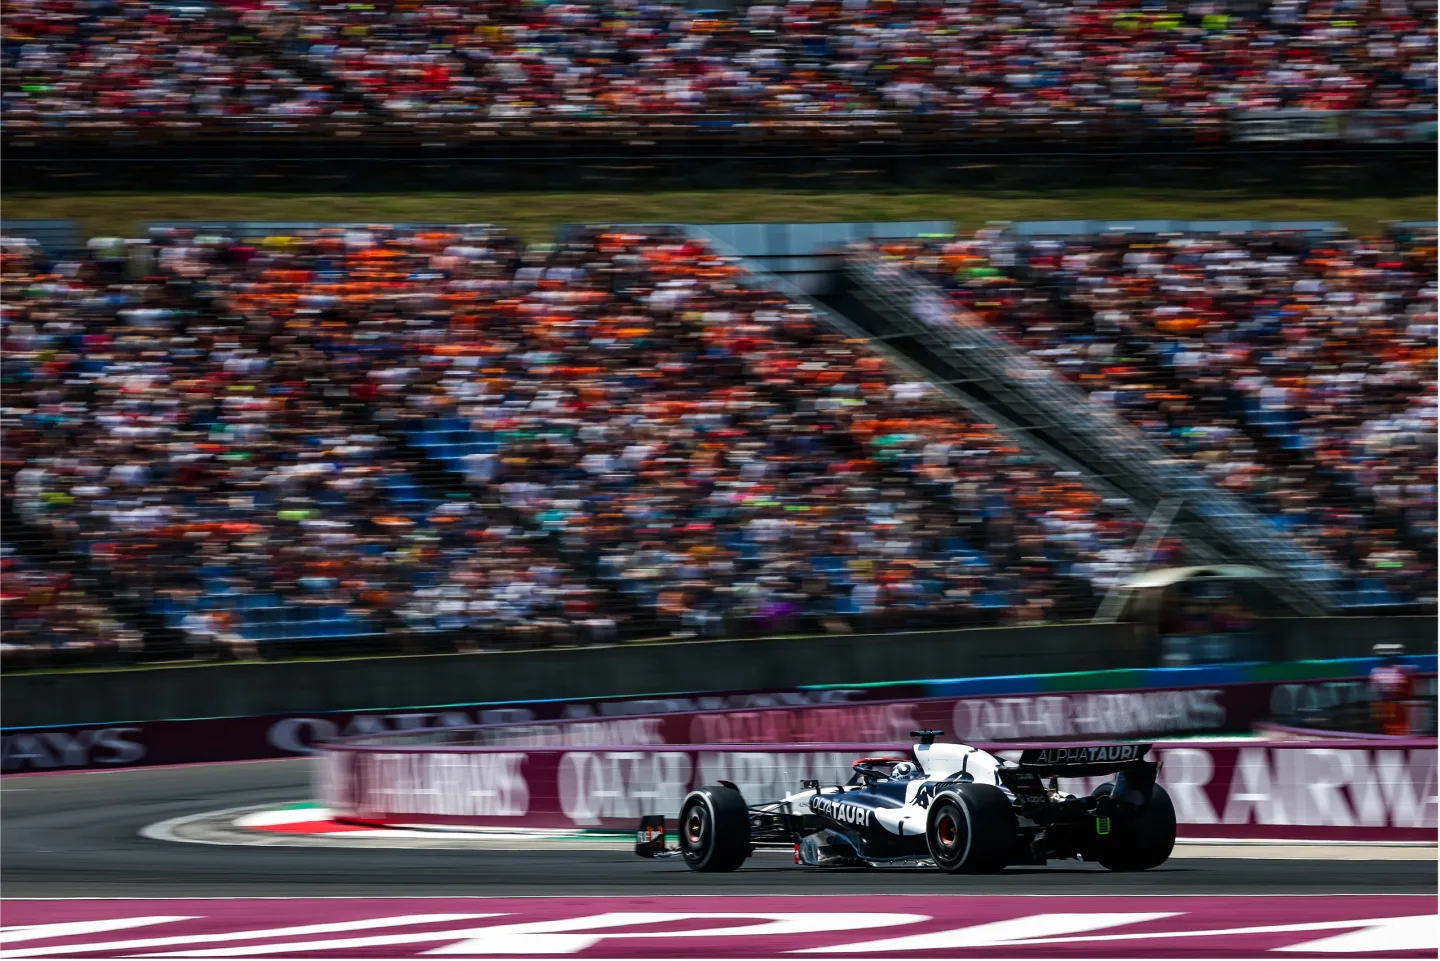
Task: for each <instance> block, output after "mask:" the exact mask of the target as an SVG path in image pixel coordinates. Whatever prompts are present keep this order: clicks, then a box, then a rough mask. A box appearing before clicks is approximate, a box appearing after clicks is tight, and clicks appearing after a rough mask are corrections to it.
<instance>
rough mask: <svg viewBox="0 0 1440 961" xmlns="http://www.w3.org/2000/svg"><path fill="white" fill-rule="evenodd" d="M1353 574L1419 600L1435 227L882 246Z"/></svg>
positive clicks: (1432, 533) (1427, 562)
mask: <svg viewBox="0 0 1440 961" xmlns="http://www.w3.org/2000/svg"><path fill="white" fill-rule="evenodd" d="M879 250H880V251H881V252H882V254H883V255H884V256H885V257H887V258H889V259H891V260H892V261H893V262H895V263H902V264H907V265H909V266H910V267H911V268H913V269H914V270H915V271H917V272H919V273H920V274H922V275H924V276H925V277H927V278H929V279H930V280H932V281H934V282H936V283H938V284H939V285H940V286H942V287H944V288H945V289H946V290H947V291H948V292H949V297H950V298H951V300H952V301H953V303H954V304H955V305H956V306H957V307H959V308H962V309H963V311H964V314H963V315H957V316H964V315H968V316H969V317H970V318H972V319H973V320H975V321H978V322H980V323H983V324H986V325H988V326H990V327H992V328H994V329H995V330H998V331H1000V332H1002V333H1003V334H1005V335H1006V336H1007V337H1008V338H1009V339H1010V340H1011V341H1012V342H1013V343H1015V344H1016V345H1018V346H1019V347H1021V348H1023V349H1025V350H1026V351H1027V352H1028V353H1029V355H1030V356H1031V357H1034V358H1037V359H1039V360H1042V361H1045V362H1047V363H1049V364H1053V365H1054V366H1055V368H1056V369H1058V370H1059V371H1060V372H1061V373H1062V374H1064V375H1065V376H1066V377H1068V378H1069V379H1070V380H1072V381H1074V382H1075V383H1076V384H1078V385H1080V386H1081V387H1083V388H1084V389H1086V390H1088V391H1089V392H1090V399H1091V401H1092V402H1094V403H1097V404H1103V405H1106V406H1109V407H1111V408H1113V409H1115V410H1116V411H1118V412H1119V413H1120V414H1121V415H1123V416H1125V417H1127V418H1128V419H1129V420H1130V421H1131V422H1133V423H1134V424H1136V425H1137V426H1139V427H1140V428H1142V429H1143V430H1145V431H1146V432H1148V433H1149V434H1151V435H1152V436H1153V437H1155V438H1156V439H1158V440H1160V441H1162V442H1163V443H1165V444H1167V445H1169V446H1170V447H1171V448H1172V449H1175V450H1177V451H1180V452H1183V453H1184V454H1186V455H1187V456H1190V457H1192V458H1194V459H1195V460H1197V461H1199V462H1201V463H1202V464H1203V465H1204V469H1205V472H1206V474H1207V475H1208V476H1209V477H1210V479H1211V481H1212V482H1213V483H1214V484H1216V485H1217V486H1218V487H1221V488H1224V489H1228V490H1232V491H1235V492H1238V493H1241V494H1244V495H1247V496H1249V497H1250V498H1251V499H1252V500H1253V501H1254V502H1255V503H1256V504H1257V505H1258V506H1259V507H1260V508H1261V509H1262V510H1263V511H1264V512H1265V513H1266V514H1267V515H1269V516H1270V517H1271V518H1272V519H1273V520H1274V521H1275V522H1276V523H1277V524H1279V525H1281V526H1283V527H1285V528H1287V529H1289V530H1290V531H1291V533H1292V534H1294V535H1295V536H1296V537H1297V538H1298V539H1300V540H1301V541H1302V542H1306V543H1308V544H1309V545H1310V546H1313V547H1315V548H1318V549H1320V550H1321V551H1323V552H1325V553H1326V554H1328V555H1329V556H1331V557H1332V558H1334V559H1335V560H1336V561H1338V562H1339V563H1340V564H1341V565H1343V566H1344V568H1345V569H1347V570H1348V571H1349V572H1350V574H1351V575H1352V577H1353V580H1352V582H1351V584H1350V585H1349V588H1350V589H1351V590H1354V591H1355V592H1357V593H1358V594H1360V595H1364V596H1366V597H1368V598H1369V600H1368V601H1367V600H1365V599H1364V598H1363V597H1362V598H1357V597H1355V596H1353V595H1351V596H1349V600H1351V602H1357V601H1358V602H1359V603H1379V602H1382V601H1384V600H1386V599H1387V597H1388V600H1389V601H1390V602H1394V601H1397V600H1402V601H1409V602H1414V601H1415V600H1417V599H1428V601H1429V602H1430V603H1433V602H1434V597H1435V576H1436V575H1435V566H1434V565H1435V551H1436V502H1435V490H1436V387H1435V383H1436V237H1435V231H1434V229H1433V228H1428V229H1424V230H1418V231H1408V232H1405V233H1403V234H1400V233H1397V234H1393V235H1390V236H1383V237H1374V238H1361V237H1348V236H1338V237H1337V236H1331V237H1324V238H1320V237H1315V236H1306V235H1302V234H1298V233H1290V234H1265V233H1259V234H1248V235H1235V236H1216V235H1210V236H1183V235H1171V236H1122V235H1116V236H1109V237H1091V238H1073V239H1036V240H1031V241H1019V240H1017V239H1016V238H1015V237H1013V236H1012V235H1011V234H1009V233H1008V232H1007V231H1005V230H1004V229H1003V228H989V229H986V230H982V231H979V232H978V233H977V234H976V235H975V236H974V237H973V238H969V239H928V240H918V241H914V242H908V241H895V242H885V243H884V244H883V245H882V246H880V247H879Z"/></svg>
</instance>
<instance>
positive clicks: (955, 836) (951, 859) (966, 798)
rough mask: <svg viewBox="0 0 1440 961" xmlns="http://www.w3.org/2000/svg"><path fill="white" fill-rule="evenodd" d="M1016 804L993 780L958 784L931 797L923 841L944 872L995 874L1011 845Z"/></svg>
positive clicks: (1003, 862) (1014, 828)
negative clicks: (987, 782) (990, 781)
mask: <svg viewBox="0 0 1440 961" xmlns="http://www.w3.org/2000/svg"><path fill="white" fill-rule="evenodd" d="M1015 831H1016V826H1015V809H1014V807H1013V806H1012V805H1011V803H1010V799H1009V798H1008V797H1006V796H1005V792H1003V791H1001V790H1000V789H999V788H998V787H995V786H994V785H992V784H957V785H955V786H954V787H950V788H946V789H945V790H944V791H942V792H941V793H940V794H939V795H938V796H936V798H935V799H934V800H933V801H931V802H930V813H929V815H928V816H927V817H926V819H925V843H926V845H927V846H928V847H929V849H930V857H931V858H932V859H933V860H934V861H935V866H936V867H937V868H939V869H940V870H942V871H944V872H945V873H947V874H996V873H998V872H1000V871H1003V870H1004V869H1005V865H1006V863H1007V862H1008V861H1009V859H1010V853H1011V851H1013V850H1014V847H1015Z"/></svg>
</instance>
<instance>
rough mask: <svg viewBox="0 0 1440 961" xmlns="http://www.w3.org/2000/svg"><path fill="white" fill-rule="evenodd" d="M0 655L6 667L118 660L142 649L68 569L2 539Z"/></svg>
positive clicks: (99, 663) (133, 632)
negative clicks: (43, 562) (51, 564)
mask: <svg viewBox="0 0 1440 961" xmlns="http://www.w3.org/2000/svg"><path fill="white" fill-rule="evenodd" d="M0 572H3V581H4V584H3V587H0V605H3V606H0V616H3V624H0V659H3V663H4V665H5V667H7V668H12V667H76V666H103V665H114V664H121V663H126V662H128V661H130V660H131V659H133V658H135V657H136V656H138V655H139V654H140V652H141V649H142V646H143V642H142V638H141V635H140V632H139V631H136V630H134V629H133V628H130V627H127V626H126V625H125V624H124V623H122V622H121V620H120V619H119V618H118V617H117V616H116V615H115V612H114V611H112V610H110V609H109V607H107V606H106V605H105V604H104V603H103V602H101V601H100V600H99V599H98V598H97V597H95V595H94V594H93V593H92V592H91V591H89V590H87V589H86V587H85V586H83V585H82V584H81V583H79V582H78V581H77V580H76V578H75V577H73V576H72V575H71V574H69V573H66V572H63V571H56V570H50V569H47V568H45V567H44V566H42V565H40V564H39V563H37V562H36V561H35V559H34V558H31V557H27V556H25V555H24V554H23V553H21V552H20V551H18V550H17V549H16V548H15V547H14V546H13V545H11V544H8V543H7V544H0Z"/></svg>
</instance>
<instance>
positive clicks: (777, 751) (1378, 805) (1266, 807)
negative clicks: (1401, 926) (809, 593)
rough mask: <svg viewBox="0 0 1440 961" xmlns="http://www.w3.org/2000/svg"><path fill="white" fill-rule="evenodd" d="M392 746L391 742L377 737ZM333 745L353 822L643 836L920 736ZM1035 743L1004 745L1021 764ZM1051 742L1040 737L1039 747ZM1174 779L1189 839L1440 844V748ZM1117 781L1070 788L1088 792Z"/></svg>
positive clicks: (1179, 769) (1193, 751) (1191, 771)
mask: <svg viewBox="0 0 1440 961" xmlns="http://www.w3.org/2000/svg"><path fill="white" fill-rule="evenodd" d="M377 740H378V739H377ZM383 740H385V741H388V742H389V743H385V744H379V743H334V744H328V745H325V746H324V750H323V751H322V753H321V756H320V763H319V765H318V767H317V771H318V774H317V780H318V783H317V785H316V787H317V793H318V795H319V797H320V798H321V799H322V800H323V802H324V803H325V805H326V806H327V807H328V808H330V810H331V811H332V812H334V814H335V816H337V817H339V818H341V819H343V820H354V821H363V822H369V823H384V824H464V825H473V826H492V827H494V826H505V827H519V828H550V829H556V828H564V829H611V830H630V829H633V828H634V827H635V825H636V823H637V821H638V819H639V818H640V816H641V815H643V814H664V815H667V816H669V817H674V816H675V815H676V814H677V813H678V811H679V807H680V802H681V800H682V799H683V798H684V796H685V794H686V793H687V792H688V791H690V790H691V789H693V788H695V787H697V786H700V785H704V784H713V783H715V782H716V781H718V780H722V779H723V780H727V781H732V782H734V783H735V784H736V786H737V787H739V788H740V791H741V792H742V793H743V794H744V795H745V797H746V799H747V800H749V801H751V802H760V801H767V800H774V799H775V798H778V797H781V796H783V795H785V794H789V793H793V792H794V791H796V790H799V789H800V785H801V781H803V780H805V779H810V778H814V779H818V780H819V781H820V782H821V783H822V784H823V783H832V784H833V783H843V782H844V781H846V780H848V779H849V777H850V773H851V764H852V762H853V761H854V759H855V758H856V757H859V756H862V755H866V754H874V753H876V752H877V751H884V752H893V753H894V754H895V755H897V756H903V755H904V754H906V753H907V752H908V751H909V745H908V744H901V743H890V744H888V745H884V744H882V745H879V746H877V744H875V743H873V742H872V743H869V744H775V745H768V746H765V747H763V748H762V747H758V746H736V745H690V746H674V747H668V746H655V745H641V746H635V747H591V748H583V749H566V748H506V747H463V746H456V745H453V744H452V745H423V744H417V745H414V746H407V745H405V744H404V743H403V742H404V741H406V740H408V739H406V738H401V737H390V738H384V739H383ZM1023 746H1024V745H1018V744H1006V745H992V746H991V749H992V750H994V751H995V752H996V753H997V754H1000V755H1001V756H1008V757H1012V758H1016V757H1018V756H1019V753H1018V752H1019V750H1020V748H1022V747H1023ZM1032 746H1038V745H1032ZM1151 757H1152V758H1153V759H1155V760H1157V761H1159V762H1160V782H1161V783H1162V784H1164V785H1165V786H1166V788H1167V789H1168V790H1169V792H1170V796H1171V798H1172V799H1173V800H1174V802H1175V811H1176V815H1177V817H1178V819H1179V823H1180V834H1181V836H1182V837H1189V838H1237V839H1274V840H1325V841H1337V840H1344V841H1409V842H1415V841H1431V842H1433V841H1434V840H1435V837H1436V774H1435V764H1436V742H1435V741H1434V739H1415V740H1404V741H1396V742H1393V743H1386V744H1385V745H1383V746H1381V745H1375V744H1365V743H1356V742H1354V741H1309V742H1298V741H1297V742H1281V743H1265V742H1257V741H1232V742H1183V741H1172V742H1168V743H1158V744H1156V745H1155V747H1154V749H1153V751H1152V754H1151ZM1106 780H1109V778H1108V777H1102V778H1093V779H1069V780H1062V781H1061V785H1060V786H1061V789H1062V790H1064V791H1066V792H1067V793H1073V794H1077V795H1079V794H1084V793H1088V792H1089V791H1091V790H1093V788H1094V787H1095V786H1096V785H1097V784H1100V783H1102V782H1104V781H1106Z"/></svg>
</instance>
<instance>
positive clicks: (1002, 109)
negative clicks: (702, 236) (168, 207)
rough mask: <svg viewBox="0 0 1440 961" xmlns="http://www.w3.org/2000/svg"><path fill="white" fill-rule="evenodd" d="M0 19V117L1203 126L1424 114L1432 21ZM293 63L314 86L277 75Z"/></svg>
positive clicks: (394, 11)
mask: <svg viewBox="0 0 1440 961" xmlns="http://www.w3.org/2000/svg"><path fill="white" fill-rule="evenodd" d="M4 12H5V18H4V19H5V47H4V67H5V84H4V97H5V110H6V114H7V117H8V118H9V119H10V122H11V123H15V122H17V121H18V122H22V123H37V124H53V123H57V122H59V123H67V124H90V125H93V124H112V125H115V124H118V125H126V124H128V125H138V124H142V123H148V122H151V121H154V120H156V119H162V120H163V119H175V118H192V119H193V118H224V117H234V116H245V117H251V118H274V119H276V120H285V119H293V118H297V117H298V118H322V119H323V118H337V117H346V116H348V115H351V114H353V113H354V112H355V111H354V110H353V109H350V108H349V106H348V105H347V104H345V103H343V102H342V100H341V99H340V98H339V97H338V96H337V91H336V90H335V89H332V88H336V87H338V88H340V89H342V90H344V91H346V92H349V93H350V94H353V95H354V96H356V97H358V98H359V99H360V100H361V101H362V102H364V103H365V104H367V105H368V109H369V110H370V112H371V113H373V114H375V115H378V116H383V117H387V118H392V119H405V120H438V119H449V120H487V121H488V120H501V119H514V118H522V119H523V118H532V119H536V120H557V119H559V120H564V119H585V120H589V119H593V118H603V117H607V116H616V115H632V114H692V115H693V114H715V115H737V114H738V115H749V116H756V117H762V118H777V117H790V118H795V117H817V116H823V117H829V118H842V119H843V118H846V117H865V116H873V115H876V114H880V113H887V112H888V113H895V114H901V115H906V114H933V113H956V114H962V115H977V114H982V113H984V114H1006V115H1024V116H1030V117H1045V116H1052V115H1057V114H1073V115H1076V116H1085V115H1089V116H1094V115H1097V114H1135V115H1141V116H1145V117H1149V118H1151V119H1153V120H1155V121H1157V122H1165V123H1170V124H1197V123H1200V124H1215V123H1221V122H1223V121H1224V119H1225V117H1226V115H1227V114H1228V113H1229V112H1231V111H1235V110H1256V109H1290V108H1299V109H1305V110H1348V109H1386V110H1396V111H1414V112H1415V113H1416V114H1417V116H1422V117H1423V115H1424V114H1426V113H1432V114H1433V112H1434V109H1435V97H1436V75H1435V63H1436V58H1435V20H1434V10H1433V8H1429V7H1424V8H1422V7H1420V6H1416V5H1414V4H1407V3H1404V2H1400V3H1395V2H1386V3H1377V4H1367V5H1361V6H1357V5H1355V4H1348V3H1337V2H1333V0H1296V2H1286V3H1279V4H1274V5H1267V6H1263V7H1255V6H1253V5H1244V4H1208V5H1205V6H1203V7H1196V6H1193V5H1185V4H1173V3H1157V2H1141V0H1112V2H1107V3H1105V4H1102V5H1083V4H1081V5H1077V4H1073V3H1059V2H1027V3H1016V2H1012V0H965V2H959V3H954V2H941V0H919V2H913V3H870V4H854V3H836V2H830V0H817V2H809V0H805V2H792V3H787V4H780V5H776V4H747V5H743V6H741V7H740V8H739V9H738V11H737V12H736V13H734V14H733V15H732V14H724V13H716V12H703V13H702V12H693V11H690V10H688V9H686V8H685V7H684V6H683V5H680V4H675V3H655V4H639V5H637V4H631V3H622V2H618V0H607V2H603V3H596V4H541V5H529V4H521V5H517V4H514V3H510V2H504V0H470V2H466V3H462V4H439V5H436V4H430V5H426V4H421V5H418V6H416V5H414V4H409V3H400V2H396V0H380V2H378V3H367V4H345V3H331V2H324V0H274V2H267V3H265V4H263V5H254V4H249V3H240V2H238V0H237V2H226V0H222V2H218V3H215V4H214V5H199V6H177V5H174V4H159V3H135V4H124V5H119V6H117V5H105V6H101V7H92V8H85V9H77V8H75V7H73V6H72V5H70V4H68V3H65V2H63V0H6V3H5V11H4ZM257 49H261V50H266V51H268V54H269V55H268V56H265V57H262V56H261V55H259V54H257V53H256V52H255V51H256V50H257ZM293 61H299V62H302V63H304V64H307V65H308V70H313V71H314V72H315V75H316V76H324V77H327V78H328V79H329V80H330V81H331V82H330V83H317V82H313V81H308V78H302V77H300V76H298V75H297V74H296V73H295V72H293V70H292V68H291V67H290V66H282V64H286V63H290V62H293ZM307 81H308V82H307ZM712 122H713V123H726V122H728V121H718V120H717V121H712Z"/></svg>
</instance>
